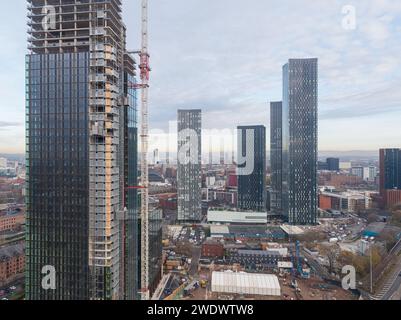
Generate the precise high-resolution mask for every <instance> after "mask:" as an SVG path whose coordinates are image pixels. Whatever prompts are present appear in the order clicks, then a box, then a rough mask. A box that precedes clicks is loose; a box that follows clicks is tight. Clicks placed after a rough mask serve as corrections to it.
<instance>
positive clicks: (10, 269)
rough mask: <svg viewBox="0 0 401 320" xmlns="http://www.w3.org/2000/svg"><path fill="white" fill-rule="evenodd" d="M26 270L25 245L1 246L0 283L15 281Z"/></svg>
mask: <svg viewBox="0 0 401 320" xmlns="http://www.w3.org/2000/svg"><path fill="white" fill-rule="evenodd" d="M24 270H25V247H24V245H23V244H17V245H13V246H9V247H4V248H0V285H6V284H7V283H10V282H11V281H14V280H15V279H16V278H17V277H18V276H19V275H21V274H22V273H23V272H24Z"/></svg>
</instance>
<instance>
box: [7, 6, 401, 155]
mask: <svg viewBox="0 0 401 320" xmlns="http://www.w3.org/2000/svg"><path fill="white" fill-rule="evenodd" d="M3 2H4V3H3V4H2V11H1V12H0V24H1V29H0V30H1V32H0V41H1V43H2V50H0V68H1V70H2V71H1V73H0V94H1V100H0V101H1V103H0V114H1V117H0V152H10V153H11V152H14V153H15V152H23V151H24V136H25V132H24V121H25V116H24V108H25V107H24V105H25V100H24V92H25V87H24V76H25V73H24V67H25V66H24V59H25V58H24V55H25V53H26V52H27V50H26V37H27V36H26V29H27V27H26V2H25V1H24V0H14V1H3ZM123 2H124V17H125V22H126V24H127V27H128V35H129V39H128V46H129V48H130V49H137V48H139V46H140V37H139V36H140V0H123ZM149 2H150V12H149V13H150V30H149V31H150V52H151V59H152V61H151V63H152V68H153V71H152V81H151V85H152V88H151V92H150V95H151V96H150V117H151V125H152V128H157V129H160V130H167V129H168V122H169V121H172V120H175V119H176V114H177V109H178V108H201V109H202V110H203V112H204V117H203V127H204V128H205V129H224V128H227V129H234V128H235V127H236V126H237V125H240V124H264V125H268V123H269V116H270V115H269V104H268V102H269V101H276V100H281V97H282V74H281V72H282V65H283V64H285V63H286V61H287V60H288V59H289V58H304V57H317V58H318V59H319V91H320V98H319V118H320V119H319V145H320V149H321V150H375V149H378V148H380V147H401V130H400V129H401V41H400V39H401V1H397V0H357V1H350V0H327V1H315V0H248V1H243V0H149ZM346 5H352V6H354V8H355V9H356V28H355V29H354V30H349V28H348V29H347V28H344V27H343V22H344V21H343V19H344V17H345V15H344V14H343V13H342V9H343V7H344V6H346ZM348 26H350V25H349V24H348Z"/></svg>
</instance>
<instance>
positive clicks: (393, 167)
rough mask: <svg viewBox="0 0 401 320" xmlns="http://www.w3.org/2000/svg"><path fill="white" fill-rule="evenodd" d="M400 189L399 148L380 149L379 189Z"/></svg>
mask: <svg viewBox="0 0 401 320" xmlns="http://www.w3.org/2000/svg"><path fill="white" fill-rule="evenodd" d="M394 189H398V190H401V149H381V150H380V190H381V193H382V194H383V193H384V191H385V190H394Z"/></svg>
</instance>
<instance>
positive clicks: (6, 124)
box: [0, 121, 23, 128]
mask: <svg viewBox="0 0 401 320" xmlns="http://www.w3.org/2000/svg"><path fill="white" fill-rule="evenodd" d="M22 125H23V124H22V123H20V122H7V121H0V128H10V127H20V126H22Z"/></svg>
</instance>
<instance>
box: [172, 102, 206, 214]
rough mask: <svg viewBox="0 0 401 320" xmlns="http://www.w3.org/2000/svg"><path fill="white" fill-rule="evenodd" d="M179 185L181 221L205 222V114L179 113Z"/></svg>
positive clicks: (196, 111)
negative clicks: (203, 217) (203, 116)
mask: <svg viewBox="0 0 401 320" xmlns="http://www.w3.org/2000/svg"><path fill="white" fill-rule="evenodd" d="M180 153H181V155H180ZM181 158H185V159H181ZM177 184H178V220H179V221H181V222H199V221H200V220H201V218H202V198H201V197H202V111H201V110H179V111H178V171H177Z"/></svg>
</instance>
